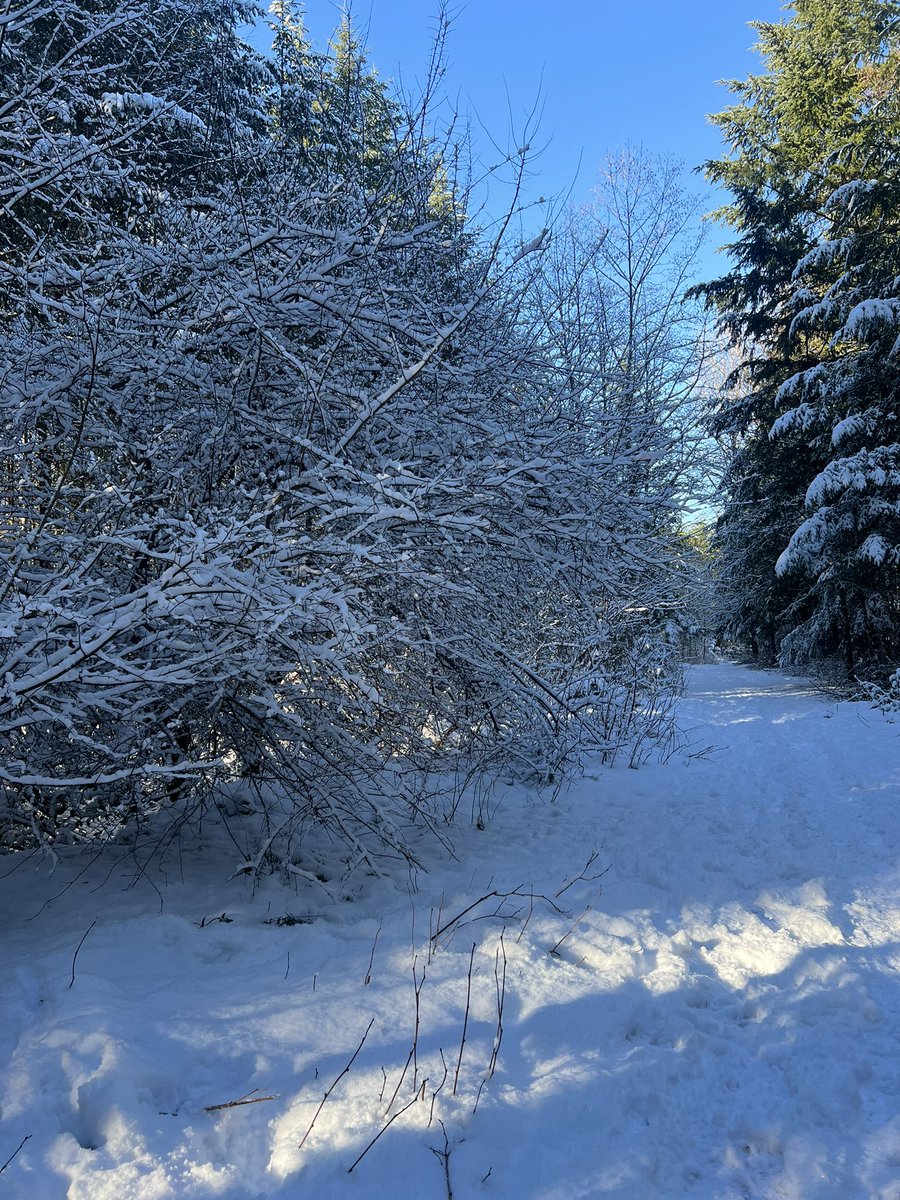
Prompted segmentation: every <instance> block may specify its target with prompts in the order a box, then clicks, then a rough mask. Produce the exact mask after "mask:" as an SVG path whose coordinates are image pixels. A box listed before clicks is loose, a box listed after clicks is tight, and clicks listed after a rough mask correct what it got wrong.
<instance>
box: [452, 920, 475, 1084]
mask: <svg viewBox="0 0 900 1200" xmlns="http://www.w3.org/2000/svg"><path fill="white" fill-rule="evenodd" d="M474 961H475V943H474V942H473V943H472V953H471V954H470V955H469V973H468V975H467V977H466V1012H465V1016H464V1017H463V1027H462V1037H461V1038H460V1041H459V1054H458V1056H457V1059H456V1072H455V1073H454V1076H453V1095H454V1096H455V1095H456V1088H457V1086H458V1084H459V1069H460V1067H461V1066H462V1056H463V1048H464V1047H465V1044H466V1030H467V1028H468V1026H469V1006H470V1004H471V1002H472V964H473V963H474Z"/></svg>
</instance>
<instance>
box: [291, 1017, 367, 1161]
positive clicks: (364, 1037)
mask: <svg viewBox="0 0 900 1200" xmlns="http://www.w3.org/2000/svg"><path fill="white" fill-rule="evenodd" d="M374 1024H375V1018H374V1017H373V1018H372V1020H371V1021H370V1022H369V1024H368V1025H367V1026H366V1032H365V1033H364V1034H363V1035H362V1038H361V1040H360V1043H359V1045H358V1046H357V1047H356V1049H355V1050H354V1051H353V1053H352V1054H351V1055H350V1060H349V1062H348V1063H347V1065H346V1066H345V1067H344V1069H343V1071H341V1073H340V1075H338V1076H337V1078H336V1079H335V1081H334V1083H333V1084H332V1085H331V1087H330V1088H328V1090H327V1091H326V1093H325V1095H324V1096H323V1097H322V1100H321V1102H320V1104H319V1107H318V1108H317V1109H316V1112H315V1116H314V1117H313V1119H312V1120H311V1121H310V1123H309V1129H307V1131H306V1133H304V1135H303V1137H302V1138H301V1139H300V1144H299V1145H298V1146H297V1149H298V1150H302V1149H303V1144H304V1142H305V1141H306V1139H307V1138H308V1137H309V1135H310V1134H311V1133H312V1131H313V1125H315V1123H316V1121H318V1119H319V1113H320V1112H321V1111H322V1109H323V1108H324V1107H325V1101H326V1100H327V1099H328V1097H329V1096H330V1095H331V1093H332V1092H333V1091H334V1089H335V1088H336V1087H337V1085H338V1084H339V1083H340V1082H341V1080H342V1079H343V1078H344V1076H345V1075H346V1074H347V1072H348V1071H349V1070H350V1068H351V1067H352V1066H353V1063H354V1061H355V1059H356V1056H357V1054H359V1052H360V1050H362V1048H363V1044H364V1042H365V1040H366V1038H367V1037H368V1036H369V1030H370V1029H371V1028H372V1026H373V1025H374ZM353 1166H354V1167H355V1166H356V1163H354V1164H353ZM350 1169H351V1170H352V1169H353V1168H352V1167H351V1168H350Z"/></svg>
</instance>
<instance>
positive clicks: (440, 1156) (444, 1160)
mask: <svg viewBox="0 0 900 1200" xmlns="http://www.w3.org/2000/svg"><path fill="white" fill-rule="evenodd" d="M440 1126H441V1132H442V1133H443V1135H444V1148H443V1150H438V1149H437V1148H436V1147H434V1146H429V1147H428V1149H429V1150H430V1151H431V1153H432V1154H433V1155H434V1157H435V1158H436V1159H437V1160H438V1161H439V1162H440V1163H441V1164H442V1165H443V1168H444V1182H445V1183H446V1185H447V1200H453V1189H452V1187H451V1186H450V1139H449V1138H448V1137H447V1130H446V1129H445V1128H444V1122H443V1121H441V1122H440Z"/></svg>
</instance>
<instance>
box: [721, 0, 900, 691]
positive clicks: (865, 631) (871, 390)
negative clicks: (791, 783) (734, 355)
mask: <svg viewBox="0 0 900 1200" xmlns="http://www.w3.org/2000/svg"><path fill="white" fill-rule="evenodd" d="M791 10H792V15H791V16H790V19H789V20H787V21H786V22H784V23H780V24H759V25H757V26H756V28H757V29H758V31H759V34H760V50H761V53H762V55H763V59H764V62H765V65H766V67H767V72H766V74H764V75H760V76H753V77H751V78H750V79H749V80H747V81H746V82H744V83H733V84H732V85H731V87H732V90H733V91H734V92H735V93H736V94H737V95H738V97H739V103H738V104H736V105H734V106H732V107H731V108H728V109H726V110H725V111H724V112H723V113H721V114H719V116H718V117H716V118H715V121H716V123H717V124H718V126H719V128H720V129H721V130H722V133H723V136H724V138H725V141H726V143H727V145H728V147H729V149H730V154H729V156H728V157H726V158H723V159H721V160H718V161H716V162H711V163H708V164H707V172H708V174H709V176H710V177H711V178H712V179H713V180H715V181H716V182H718V183H721V184H724V185H725V186H726V187H727V188H728V189H729V190H730V191H731V193H732V197H733V198H732V201H731V203H730V204H729V205H728V206H727V207H726V208H724V209H723V210H722V211H721V212H720V214H719V215H720V216H721V217H722V218H723V219H724V220H725V221H726V222H727V223H728V224H730V225H731V227H732V228H733V229H734V230H735V232H736V234H737V238H736V240H735V241H734V242H733V244H732V246H731V247H730V249H731V253H732V257H733V260H734V263H735V266H734V268H733V269H732V270H731V271H730V272H729V273H728V274H727V275H725V276H723V277H722V278H720V279H718V280H716V281H714V282H713V283H711V284H708V285H706V286H705V287H704V288H703V289H702V291H703V293H704V294H705V296H706V299H707V301H708V302H709V303H710V304H711V305H713V306H714V307H716V308H717V310H718V311H719V314H720V319H721V323H722V326H723V328H724V329H725V331H726V332H727V334H728V335H729V337H730V338H731V340H732V343H733V344H734V345H735V346H736V347H738V349H739V351H740V353H741V355H742V358H743V362H742V366H741V368H740V372H739V374H740V377H741V381H742V389H741V394H740V396H739V398H736V399H730V400H729V399H726V401H725V402H724V403H723V404H722V405H721V407H720V409H719V412H718V414H717V415H716V418H715V428H716V430H717V431H718V432H719V433H720V434H725V435H727V436H729V437H730V438H731V439H732V441H733V443H734V445H735V450H734V453H733V456H732V460H731V463H730V466H729V470H728V474H727V479H726V483H727V488H728V501H727V503H726V507H725V511H724V513H723V516H722V519H721V521H720V524H719V534H718V538H719V543H720V546H721V548H722V553H723V557H724V573H725V576H726V578H730V579H731V581H732V585H733V594H734V596H735V597H737V599H736V602H735V604H734V605H733V606H732V608H731V612H730V613H729V619H730V623H731V626H732V629H733V631H734V632H737V633H738V634H741V635H743V636H745V637H746V638H747V639H748V640H750V641H752V642H754V643H755V644H756V647H757V648H758V649H760V650H762V649H763V647H766V646H767V647H769V648H770V649H771V650H774V651H777V652H778V653H779V654H780V655H781V657H782V659H788V660H795V661H799V660H806V661H809V660H811V659H816V658H824V657H828V656H831V655H838V654H839V655H840V656H841V657H842V658H843V660H844V662H845V664H846V667H847V669H848V670H849V671H850V673H853V672H854V671H856V670H857V668H858V665H859V662H858V660H859V658H860V656H862V657H863V658H871V659H879V658H881V659H884V658H885V657H887V658H890V657H891V655H894V654H896V652H897V637H898V626H897V616H898V614H897V602H896V594H897V574H896V572H897V549H896V548H897V535H896V528H897V527H896V519H897V511H896V497H897V493H896V490H895V486H896V480H895V466H896V464H895V461H894V452H893V451H892V450H891V446H892V445H894V443H895V442H896V440H897V439H896V425H895V417H894V416H893V415H892V414H893V412H894V410H895V408H896V382H895V379H896V364H895V360H894V359H893V358H892V351H893V345H894V336H895V335H894V336H892V330H893V329H894V324H892V317H891V313H892V311H893V310H892V307H891V297H892V295H894V294H895V290H896V289H895V283H894V281H895V279H896V276H897V266H896V249H895V247H896V238H895V235H894V232H893V231H894V229H895V227H896V220H897V212H898V210H897V188H896V182H895V180H896V173H897V172H896V166H895V163H896V161H897V159H896V147H897V129H898V125H897V100H896V97H897V87H896V81H897V62H898V58H897V54H898V38H900V33H898V19H900V6H898V4H897V3H896V2H895V0H889V2H884V0H840V2H837V3H833V2H831V0H829V2H827V3H826V2H824V0H797V2H796V3H794V4H793V5H791Z"/></svg>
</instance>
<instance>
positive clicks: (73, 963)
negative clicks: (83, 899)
mask: <svg viewBox="0 0 900 1200" xmlns="http://www.w3.org/2000/svg"><path fill="white" fill-rule="evenodd" d="M96 924H97V922H96V921H91V923H90V925H88V927H87V929H86V930H85V931H84V933H83V934H82V935H81V941H80V942H79V943H78V945H77V946H76V947H75V953H74V954H73V955H72V978H71V979H70V980H69V987H72V986H73V985H74V983H75V962H76V960H77V958H78V951H79V950H80V949H81V947H82V946H83V945H84V942H85V938H86V937H87V935H88V934H89V933H90V932H91V930H92V929H93V928H94V926H95V925H96ZM16 1153H17V1154H18V1151H16Z"/></svg>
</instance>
